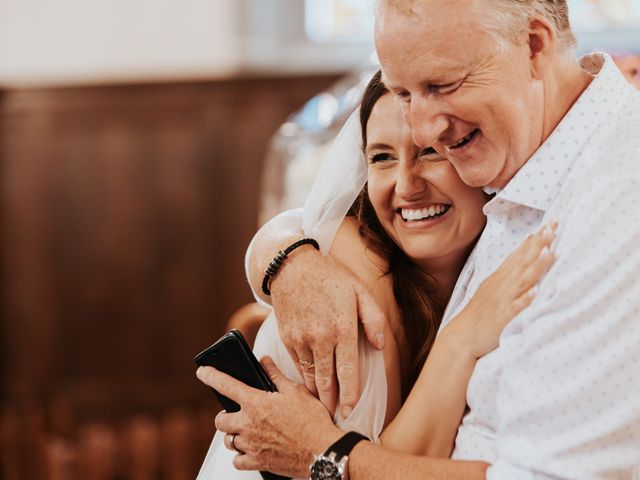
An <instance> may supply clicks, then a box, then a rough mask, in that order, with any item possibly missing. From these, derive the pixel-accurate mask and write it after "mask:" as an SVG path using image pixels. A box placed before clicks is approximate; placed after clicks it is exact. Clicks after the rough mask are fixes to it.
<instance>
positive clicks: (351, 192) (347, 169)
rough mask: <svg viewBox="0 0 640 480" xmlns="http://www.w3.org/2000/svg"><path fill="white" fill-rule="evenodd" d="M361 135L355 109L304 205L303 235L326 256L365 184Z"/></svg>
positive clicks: (336, 140)
mask: <svg viewBox="0 0 640 480" xmlns="http://www.w3.org/2000/svg"><path fill="white" fill-rule="evenodd" d="M361 132H362V130H361V128H360V108H357V109H356V110H355V111H354V112H353V113H352V114H351V116H350V117H349V118H348V119H347V121H346V123H345V125H344V127H342V130H340V133H339V134H338V136H337V137H336V139H335V141H334V142H333V145H332V146H331V149H330V150H329V153H328V154H327V156H326V157H325V159H324V162H323V164H322V168H321V169H320V172H319V173H318V176H317V177H316V180H315V182H314V183H313V187H312V188H311V192H310V193H309V196H308V197H307V201H306V203H305V204H304V218H303V222H302V228H303V230H304V233H305V235H306V236H308V237H311V238H315V239H316V240H317V241H318V243H319V244H320V247H321V250H322V252H323V253H325V254H326V253H328V252H329V249H330V248H331V244H332V243H333V237H334V236H335V234H336V232H337V231H338V227H339V226H340V223H341V222H342V220H343V219H344V217H345V215H346V214H347V211H348V210H349V208H350V207H351V205H352V204H353V202H354V200H355V199H356V197H357V196H358V194H359V193H360V191H361V190H362V187H363V186H364V184H365V182H366V181H367V162H366V159H365V158H364V154H363V153H362V133H361Z"/></svg>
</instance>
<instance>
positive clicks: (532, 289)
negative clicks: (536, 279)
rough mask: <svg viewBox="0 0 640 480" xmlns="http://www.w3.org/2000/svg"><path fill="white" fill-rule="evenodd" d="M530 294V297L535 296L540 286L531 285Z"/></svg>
mask: <svg viewBox="0 0 640 480" xmlns="http://www.w3.org/2000/svg"><path fill="white" fill-rule="evenodd" d="M528 294H529V296H530V297H535V296H536V295H537V294H538V286H537V285H534V286H533V287H531V288H530V289H529V292H528Z"/></svg>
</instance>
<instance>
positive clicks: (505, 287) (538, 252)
mask: <svg viewBox="0 0 640 480" xmlns="http://www.w3.org/2000/svg"><path fill="white" fill-rule="evenodd" d="M557 226H558V225H557V223H554V224H552V225H550V226H549V225H547V226H545V227H543V228H542V229H540V230H539V231H538V232H537V233H535V234H533V235H530V236H529V237H527V239H526V240H525V241H524V242H523V243H522V245H520V246H519V247H518V249H517V250H515V251H514V252H513V253H511V255H509V256H508V257H507V259H506V260H505V261H504V262H503V263H502V265H500V268H498V270H496V271H495V272H494V273H493V274H491V275H490V276H489V277H487V279H486V280H484V281H483V282H482V283H481V284H480V287H478V291H477V292H476V294H475V295H474V296H473V298H472V299H471V300H470V301H469V304H468V305H467V306H466V307H465V308H464V309H463V310H462V312H460V314H459V315H457V316H456V317H455V318H454V319H453V320H452V321H451V323H450V324H449V325H447V327H446V328H445V329H444V330H443V332H442V333H443V334H444V335H447V336H448V337H449V338H450V339H451V338H454V339H455V340H454V342H459V341H461V342H463V343H464V344H465V348H464V349H463V351H467V352H469V353H470V354H471V355H472V356H473V357H474V358H475V359H478V358H480V357H482V356H484V355H486V354H487V353H489V352H491V351H492V350H494V349H495V348H497V347H498V341H499V339H500V334H501V333H502V330H503V329H504V327H505V326H506V325H507V323H509V322H510V321H511V320H513V318H514V317H515V316H516V315H518V314H519V313H520V312H521V311H522V310H524V309H525V308H526V307H527V306H528V305H529V304H530V303H531V302H532V301H533V299H534V298H535V294H536V288H535V285H536V284H537V283H538V281H539V280H540V278H542V275H543V274H544V273H545V272H546V271H547V270H548V269H549V267H550V266H551V264H552V263H553V261H554V259H555V258H554V256H553V254H552V253H551V251H550V247H551V244H552V243H553V240H554V239H555V231H556V228H557Z"/></svg>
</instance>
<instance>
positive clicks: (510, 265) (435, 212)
mask: <svg viewBox="0 0 640 480" xmlns="http://www.w3.org/2000/svg"><path fill="white" fill-rule="evenodd" d="M420 154H421V152H420V149H419V148H418V147H416V146H415V145H414V144H413V140H412V137H411V131H410V129H409V127H408V126H407V125H406V123H405V122H404V119H403V115H402V109H401V106H400V105H399V104H398V102H396V101H395V99H394V98H393V95H391V94H389V92H388V90H387V89H386V88H385V87H384V85H383V84H382V82H381V80H380V72H378V73H376V75H375V76H374V77H373V78H372V80H371V82H370V83H369V85H368V86H367V88H366V90H365V92H364V95H363V98H362V102H361V105H360V108H359V110H358V111H356V113H354V115H352V116H351V118H350V119H349V120H348V121H347V124H346V125H345V127H344V128H343V130H342V132H341V133H340V135H339V136H338V138H337V139H336V142H335V144H334V146H333V148H332V150H331V152H330V153H329V155H328V158H327V160H326V161H325V165H324V167H323V170H322V171H321V172H320V175H319V177H318V179H317V180H316V183H315V185H314V188H313V190H312V192H311V194H310V196H309V198H308V200H307V203H306V205H305V210H304V225H305V232H306V233H307V235H309V236H312V237H314V238H316V239H318V240H319V242H320V244H321V247H322V250H323V251H329V254H330V255H331V256H332V257H333V258H335V259H336V260H337V261H339V262H342V263H343V264H344V265H345V266H346V267H347V268H349V269H350V270H351V271H353V273H354V274H355V275H357V276H358V277H360V279H361V280H362V282H363V283H364V284H365V285H366V286H367V287H368V288H369V289H370V291H371V292H372V294H373V296H374V298H375V300H376V302H377V303H378V305H380V307H381V308H382V309H383V311H384V313H385V315H386V319H387V323H386V326H385V339H386V341H385V347H384V349H383V351H379V350H375V349H373V348H372V347H370V346H369V344H368V342H366V341H365V340H364V338H363V337H364V336H363V335H360V342H359V371H360V390H361V391H360V399H359V401H358V403H357V404H356V405H355V407H354V408H353V409H352V410H351V411H350V412H347V413H348V414H347V415H343V414H344V413H345V412H343V411H342V410H341V409H340V405H338V406H337V407H336V409H335V413H334V417H333V419H334V422H335V423H336V424H337V425H338V426H340V427H341V428H342V429H343V430H347V431H348V430H357V431H359V432H361V433H363V434H364V435H367V436H368V437H370V438H372V439H374V440H375V441H379V442H381V443H382V444H383V445H384V446H386V447H389V448H392V449H395V450H398V451H403V452H406V453H413V454H419V455H425V456H432V457H444V458H447V457H449V456H450V454H451V451H452V449H453V446H454V440H455V435H456V431H457V428H458V425H459V423H460V420H461V418H462V415H463V413H464V409H465V406H466V403H465V394H466V388H467V383H468V381H469V378H470V376H471V373H472V371H473V368H474V366H475V362H476V361H477V359H478V358H480V357H482V356H483V355H485V354H487V353H488V352H490V351H491V350H493V349H494V348H496V346H497V344H498V338H499V336H500V332H501V331H502V328H503V327H504V326H505V325H506V324H507V323H508V322H509V321H510V320H511V319H512V318H513V317H515V316H516V315H517V314H518V313H519V312H520V311H521V310H522V309H524V308H525V307H526V306H527V305H528V304H529V303H530V302H531V301H532V300H533V298H534V288H533V287H534V286H535V284H536V283H537V282H538V280H539V279H540V278H541V276H542V275H543V273H544V272H545V271H546V270H547V268H548V267H549V266H550V264H551V262H552V261H553V256H552V255H550V254H547V253H548V249H549V248H550V245H551V242H552V241H553V237H554V232H553V231H554V229H555V227H548V228H545V229H543V230H541V231H540V232H538V233H537V234H536V235H533V236H532V237H530V238H528V239H527V240H526V241H525V242H524V243H523V244H522V245H521V246H520V247H519V249H518V250H516V251H515V252H514V253H513V254H512V255H511V256H509V257H508V258H507V259H506V260H505V262H504V263H503V265H502V266H501V267H500V269H498V271H496V272H495V273H494V274H493V275H492V276H490V277H489V278H488V279H487V280H486V281H485V282H484V283H483V284H482V286H481V287H480V289H479V290H478V292H477V294H476V295H475V297H474V298H473V300H472V301H471V302H470V303H469V304H468V306H467V307H466V308H465V309H464V310H463V311H462V312H461V313H460V314H459V315H458V316H457V317H455V318H454V319H453V320H452V321H451V322H450V323H449V324H447V326H446V327H445V328H443V329H442V331H441V332H440V333H439V335H438V336H437V338H436V333H437V332H438V329H439V327H440V321H441V319H442V316H443V313H444V308H445V306H446V304H447V302H448V299H449V297H450V295H451V292H452V290H453V287H454V285H455V282H456V279H457V277H458V275H459V274H460V271H461V269H462V267H463V265H464V263H465V261H466V260H467V257H468V256H469V255H470V254H472V250H473V247H474V245H475V242H476V240H477V239H478V237H479V235H480V233H481V232H482V229H483V228H484V224H485V216H484V215H483V213H482V207H483V205H484V204H485V202H486V201H487V199H488V197H487V195H486V194H485V193H484V192H483V191H482V190H481V189H478V188H471V187H468V186H466V185H465V184H464V183H463V182H462V181H461V180H460V178H459V177H458V175H457V173H456V172H455V170H454V168H453V167H452V166H451V164H450V163H449V162H447V161H446V160H445V159H435V160H434V159H433V156H429V157H428V158H429V159H428V160H426V159H422V158H421V155H420ZM347 210H348V212H347ZM345 214H346V216H345ZM305 248H308V247H305ZM292 294H294V292H292ZM496 299H500V301H501V304H504V305H509V308H505V309H502V310H499V309H498V310H496ZM254 352H255V353H256V356H257V357H258V358H260V357H262V356H264V355H269V356H270V357H271V358H272V359H273V360H274V362H275V363H276V365H277V366H278V367H279V368H280V370H281V371H282V373H283V374H284V375H286V376H287V377H289V378H290V379H291V380H293V381H296V382H298V383H301V384H302V383H304V378H303V376H302V374H301V371H300V370H299V368H300V367H299V366H298V365H297V364H296V362H294V360H293V359H292V354H294V353H295V352H289V351H288V350H287V348H286V347H285V345H284V344H283V342H282V340H281V338H280V335H279V332H278V324H277V321H276V318H275V316H274V315H273V313H272V314H271V315H270V316H269V317H268V318H267V320H266V321H265V322H264V324H263V326H262V328H261V329H260V332H259V333H258V336H257V338H256V343H255V348H254ZM295 358H298V357H295ZM434 386H437V388H434ZM230 437H231V436H228V435H227V436H225V435H223V434H222V433H220V432H218V433H216V435H215V437H214V439H213V442H212V445H211V448H210V449H209V452H208V454H207V457H206V459H205V462H204V464H203V466H202V468H201V470H200V473H199V475H198V480H213V479H230V480H241V479H247V480H249V479H256V480H258V479H260V478H261V476H260V474H259V473H258V472H251V471H240V470H236V469H235V468H234V467H233V459H234V456H235V455H236V454H237V452H236V451H234V450H233V449H232V448H231V447H232V446H234V445H232V444H231V438H230ZM225 446H226V448H223V447H225ZM235 447H238V444H237V443H236V444H235Z"/></svg>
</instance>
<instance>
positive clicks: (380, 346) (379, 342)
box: [376, 333, 384, 350]
mask: <svg viewBox="0 0 640 480" xmlns="http://www.w3.org/2000/svg"><path fill="white" fill-rule="evenodd" d="M376 347H378V349H379V350H382V349H383V348H384V334H383V333H379V334H377V335H376Z"/></svg>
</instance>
